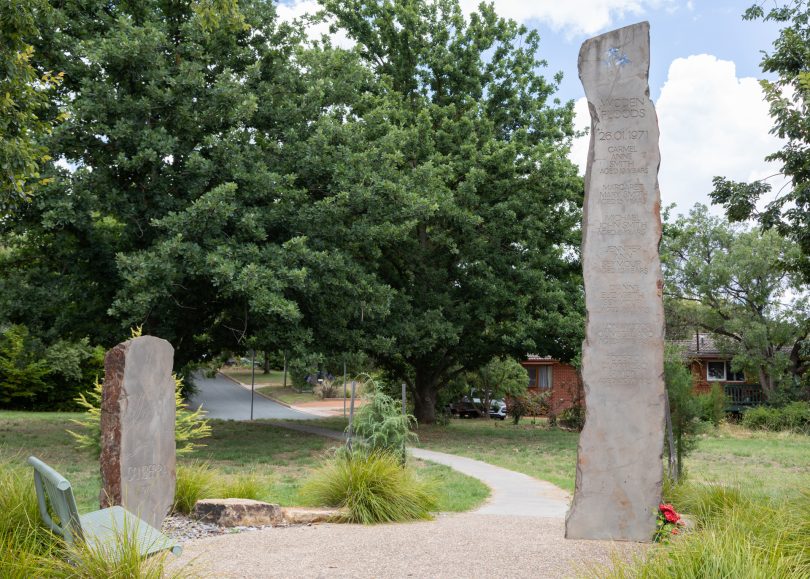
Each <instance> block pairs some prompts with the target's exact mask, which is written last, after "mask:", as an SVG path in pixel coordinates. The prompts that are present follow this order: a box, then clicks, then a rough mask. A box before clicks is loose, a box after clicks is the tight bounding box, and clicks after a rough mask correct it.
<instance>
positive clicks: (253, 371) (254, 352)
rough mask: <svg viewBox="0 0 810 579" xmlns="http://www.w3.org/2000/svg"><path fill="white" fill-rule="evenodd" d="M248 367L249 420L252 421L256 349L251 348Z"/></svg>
mask: <svg viewBox="0 0 810 579" xmlns="http://www.w3.org/2000/svg"><path fill="white" fill-rule="evenodd" d="M250 366H251V367H250V419H251V420H253V391H254V390H255V387H256V348H253V359H252V360H251V362H250Z"/></svg>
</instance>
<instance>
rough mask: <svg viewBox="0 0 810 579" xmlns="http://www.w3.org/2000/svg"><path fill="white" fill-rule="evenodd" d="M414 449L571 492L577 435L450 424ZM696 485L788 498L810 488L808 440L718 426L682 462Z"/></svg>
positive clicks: (429, 432) (433, 429) (541, 427)
mask: <svg viewBox="0 0 810 579" xmlns="http://www.w3.org/2000/svg"><path fill="white" fill-rule="evenodd" d="M418 434H419V441H420V442H419V446H422V447H424V448H428V449H431V450H438V451H441V452H448V453H451V454H458V455H462V456H467V457H469V458H475V459H478V460H482V461H484V462H488V463H490V464H495V465H498V466H502V467H504V468H508V469H511V470H515V471H518V472H522V473H525V474H528V475H530V476H533V477H536V478H539V479H543V480H547V481H549V482H552V483H554V484H556V485H558V486H560V487H561V488H563V489H565V490H567V491H569V492H572V491H573V490H574V479H575V476H576V454H577V440H578V435H577V433H573V432H566V431H562V430H558V429H550V428H548V426H547V424H546V422H545V420H542V419H538V421H537V424H536V425H532V424H531V421H526V420H525V419H524V420H521V422H520V424H519V425H518V426H515V425H513V424H512V423H511V422H510V421H503V422H500V421H494V420H480V419H479V420H469V419H466V420H465V419H453V420H451V421H450V424H449V425H448V426H446V427H442V426H426V425H422V426H420V427H419V430H418ZM686 468H687V471H688V474H689V477H690V478H691V479H692V480H695V481H709V482H722V483H727V484H728V483H737V482H738V483H741V484H742V486H743V487H744V488H745V487H752V488H756V489H757V490H758V492H762V493H765V494H767V495H768V496H771V497H779V496H782V497H787V498H790V497H793V496H797V495H798V494H800V492H801V490H802V489H805V490H806V489H808V488H810V436H805V435H799V434H787V433H773V432H751V431H749V430H746V429H744V428H742V427H740V426H737V425H731V424H729V425H722V426H721V427H720V428H719V429H717V430H716V431H713V432H711V433H709V434H706V435H704V436H702V437H701V438H700V440H699V442H698V445H697V448H696V449H695V450H694V452H693V453H692V454H691V455H690V456H688V457H687V459H686Z"/></svg>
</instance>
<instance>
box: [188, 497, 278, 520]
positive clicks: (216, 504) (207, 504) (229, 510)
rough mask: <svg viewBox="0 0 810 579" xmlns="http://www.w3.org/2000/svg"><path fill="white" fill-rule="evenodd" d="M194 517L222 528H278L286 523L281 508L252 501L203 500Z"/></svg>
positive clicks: (195, 509) (196, 508) (195, 510)
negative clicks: (268, 526)
mask: <svg viewBox="0 0 810 579" xmlns="http://www.w3.org/2000/svg"><path fill="white" fill-rule="evenodd" d="M192 515H193V516H194V517H195V518H197V519H199V520H201V521H204V522H206V523H214V524H216V525H219V526H220V527H260V526H266V525H273V526H277V525H279V524H281V523H282V522H283V521H284V515H283V513H282V510H281V507H279V506H278V505H273V504H270V503H264V502H262V501H254V500H251V499H203V500H200V501H197V503H196V504H195V505H194V512H193V513H192Z"/></svg>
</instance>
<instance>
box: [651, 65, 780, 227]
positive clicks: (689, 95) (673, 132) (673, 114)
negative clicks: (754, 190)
mask: <svg viewBox="0 0 810 579" xmlns="http://www.w3.org/2000/svg"><path fill="white" fill-rule="evenodd" d="M656 108H657V109H658V118H659V126H660V127H661V170H660V173H659V181H660V186H661V198H662V202H663V203H664V204H668V203H677V205H678V211H679V212H686V211H687V210H688V209H689V208H690V207H692V205H694V204H695V203H697V202H701V203H706V204H709V196H708V193H709V191H711V189H712V178H713V177H714V176H716V175H720V176H723V177H727V178H729V179H733V180H736V181H751V180H754V179H761V178H763V177H767V176H770V175H773V174H774V173H778V166H777V165H776V164H774V163H766V162H765V161H764V158H765V156H767V155H768V154H770V153H773V152H774V151H776V150H777V149H779V148H780V147H781V145H782V143H781V141H780V140H779V139H778V138H777V137H775V136H773V135H771V134H770V133H769V131H770V129H771V126H772V125H773V120H772V119H771V117H770V115H769V114H768V104H767V103H766V102H765V100H764V98H763V94H762V89H761V88H760V86H759V83H758V82H757V80H756V79H754V78H737V75H736V67H735V65H734V63H733V62H731V61H727V60H718V59H717V58H716V57H714V56H712V55H708V54H699V55H695V56H690V57H688V58H678V59H675V60H674V61H673V62H672V64H671V65H670V67H669V75H668V78H667V81H666V83H664V86H663V87H662V88H661V96H660V98H659V99H658V103H657V104H656ZM783 182H784V181H782V180H779V181H778V182H777V181H774V180H771V181H769V183H771V184H772V185H774V188H775V189H778V188H779V187H781V185H782V183H783ZM718 211H719V209H718Z"/></svg>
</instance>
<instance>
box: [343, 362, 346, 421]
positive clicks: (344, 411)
mask: <svg viewBox="0 0 810 579" xmlns="http://www.w3.org/2000/svg"><path fill="white" fill-rule="evenodd" d="M343 418H346V360H343Z"/></svg>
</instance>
